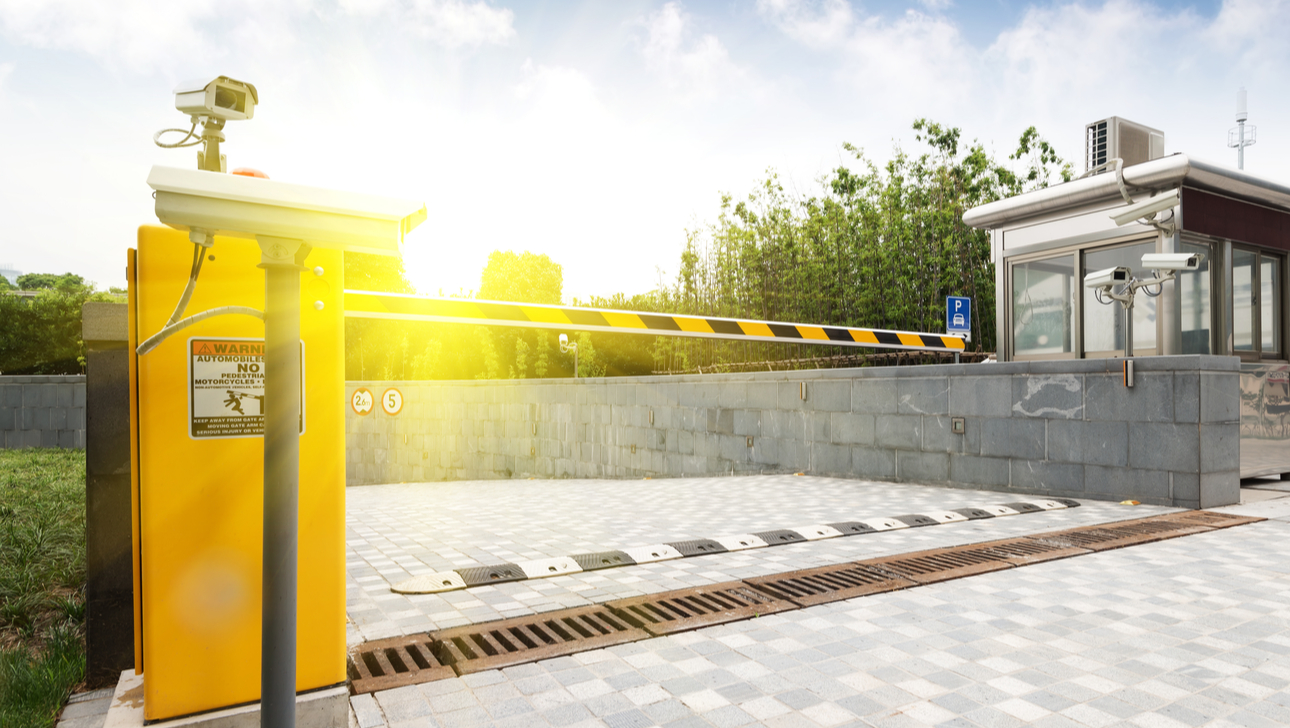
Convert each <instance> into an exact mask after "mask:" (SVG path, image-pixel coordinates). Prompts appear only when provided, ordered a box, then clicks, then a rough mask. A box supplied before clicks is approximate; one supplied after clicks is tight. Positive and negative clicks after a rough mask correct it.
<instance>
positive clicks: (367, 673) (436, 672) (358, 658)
mask: <svg viewBox="0 0 1290 728" xmlns="http://www.w3.org/2000/svg"><path fill="white" fill-rule="evenodd" d="M346 668H347V671H348V673H349V680H350V684H349V691H350V693H352V694H354V695H358V694H359V693H374V692H376V691H377V690H388V689H389V688H397V687H401V686H403V685H415V684H417V683H423V682H430V681H431V680H442V679H444V678H449V677H455V675H456V673H454V672H453V670H452V668H451V667H448V666H447V665H444V664H443V663H442V662H440V660H439V658H438V657H436V656H435V654H434V651H433V650H432V649H431V640H430V637H429V636H428V635H424V634H419V635H412V636H408V637H395V638H394V639H388V640H380V641H379V642H368V643H366V644H364V645H361V646H360V647H359V648H358V650H357V651H355V652H354V653H353V654H351V655H350V656H349V660H348V664H347V665H346Z"/></svg>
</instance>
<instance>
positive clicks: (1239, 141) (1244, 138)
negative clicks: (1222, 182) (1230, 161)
mask: <svg viewBox="0 0 1290 728" xmlns="http://www.w3.org/2000/svg"><path fill="white" fill-rule="evenodd" d="M1248 118H1250V113H1249V112H1248V111H1246V109H1245V87H1244V86H1242V87H1241V90H1240V91H1237V92H1236V128H1235V129H1229V130H1228V131H1227V146H1229V147H1232V148H1233V149H1235V150H1236V168H1237V169H1245V148H1246V147H1251V146H1254V142H1255V141H1257V137H1258V131H1259V128H1258V127H1257V126H1255V125H1253V124H1250V125H1248V126H1247V125H1246V123H1245V120H1246V119H1248Z"/></svg>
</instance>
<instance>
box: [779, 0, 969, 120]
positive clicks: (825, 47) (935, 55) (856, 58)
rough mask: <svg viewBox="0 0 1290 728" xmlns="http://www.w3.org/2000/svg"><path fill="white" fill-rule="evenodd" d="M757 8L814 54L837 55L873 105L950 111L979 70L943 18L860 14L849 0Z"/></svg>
mask: <svg viewBox="0 0 1290 728" xmlns="http://www.w3.org/2000/svg"><path fill="white" fill-rule="evenodd" d="M757 7H758V10H759V11H760V12H761V14H762V16H763V17H765V18H766V19H767V20H769V21H770V22H771V24H772V25H774V26H775V27H777V28H778V29H779V30H780V31H781V32H783V33H784V34H785V35H787V36H788V37H790V38H792V39H794V40H796V41H797V42H799V43H800V44H802V45H803V46H804V47H805V48H806V49H808V50H809V51H816V52H824V53H830V54H837V55H838V57H839V58H840V62H839V63H838V65H837V66H836V68H835V73H836V74H837V76H838V77H839V78H840V79H843V80H844V82H845V83H846V84H847V85H849V86H851V88H852V89H853V90H854V91H855V92H857V93H859V94H862V95H863V96H864V97H865V98H866V99H867V100H868V101H869V102H870V103H871V104H872V105H876V106H883V107H894V106H899V105H900V103H901V102H902V101H916V102H918V103H920V104H922V105H923V111H922V112H920V113H923V114H926V113H934V112H935V111H937V110H939V109H945V108H951V107H953V106H954V105H956V104H958V103H961V102H962V101H963V100H964V93H965V89H966V88H967V87H969V86H970V85H971V84H972V81H973V78H974V76H975V74H976V72H977V70H978V68H979V66H978V64H977V62H976V58H975V57H974V52H973V50H972V49H971V47H970V46H969V45H968V44H967V42H966V41H965V40H964V39H963V37H962V35H961V34H960V32H959V30H958V27H957V26H955V25H954V23H953V22H952V21H950V20H949V19H947V18H944V17H941V16H934V15H928V14H925V13H921V12H918V11H916V10H908V11H906V12H905V13H903V14H902V15H899V16H897V17H896V18H895V19H892V20H889V19H886V18H883V17H881V16H877V15H871V16H860V15H858V14H857V12H856V10H855V9H854V8H853V7H852V6H851V4H850V3H848V2H846V0H820V1H812V0H760V2H758V5H757Z"/></svg>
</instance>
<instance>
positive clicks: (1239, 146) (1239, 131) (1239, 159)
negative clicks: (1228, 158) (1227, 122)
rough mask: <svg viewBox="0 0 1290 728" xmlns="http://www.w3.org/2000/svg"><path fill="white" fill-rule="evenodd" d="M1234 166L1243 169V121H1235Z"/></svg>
mask: <svg viewBox="0 0 1290 728" xmlns="http://www.w3.org/2000/svg"><path fill="white" fill-rule="evenodd" d="M1236 168H1237V169H1245V121H1243V120H1242V121H1238V122H1236Z"/></svg>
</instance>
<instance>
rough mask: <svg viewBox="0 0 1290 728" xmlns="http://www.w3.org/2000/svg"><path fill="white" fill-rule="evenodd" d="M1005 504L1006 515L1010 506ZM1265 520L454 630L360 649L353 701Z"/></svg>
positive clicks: (966, 555) (1223, 518)
mask: <svg viewBox="0 0 1290 728" xmlns="http://www.w3.org/2000/svg"><path fill="white" fill-rule="evenodd" d="M1007 505H1008V506H1009V507H1013V506H1015V505H1017V504H1007ZM965 510H967V509H965ZM960 512H961V511H960ZM962 515H964V516H967V517H968V518H972V517H974V516H975V514H969V513H962ZM900 518H904V517H900ZM1261 520H1263V519H1262V518H1250V517H1245V516H1231V515H1227V514H1223V513H1214V512H1211V511H1184V512H1179V513H1170V514H1167V515H1163V516H1153V517H1150V518H1142V519H1137V520H1133V521H1122V522H1119V523H1110V524H1101V525H1096V526H1084V527H1081V528H1072V529H1067V530H1064V531H1052V532H1048V533H1038V534H1034V535H1031V536H1022V537H1019V538H1007V539H1000V540H997V541H985V542H982V543H975V544H965V545H963V546H954V547H950V548H939V549H929V550H926V551H919V552H915V553H910V554H899V555H896V556H885V557H881V558H875V559H866V560H864V561H857V562H853V563H849V564H836V565H832V566H821V567H817V568H813V569H803V570H800V571H792V572H788V573H784V574H775V575H772V576H762V577H755V578H749V579H744V580H742V581H731V582H725V583H722V584H713V585H710V586H701V587H692V588H689V589H680V590H676V591H669V592H662V593H659V594H649V595H645V596H640V597H632V598H630V599H619V600H616V601H612V602H607V603H604V604H598V605H594V606H589V607H577V608H574V609H562V610H558V611H553V612H547V613H544V614H534V615H531V616H526V617H515V618H513V619H507V620H502V621H498V622H487V623H484V624H475V625H469V626H465V627H454V628H452V629H446V630H442V631H439V632H435V633H432V634H428V635H427V634H420V635H411V636H407V637H398V638H395V639H388V640H380V641H376V642H368V643H365V644H363V645H360V646H359V647H358V648H357V649H355V650H354V651H353V652H352V653H351V654H350V656H349V661H348V672H349V679H350V692H351V693H353V694H355V695H357V694H360V693H371V692H376V691H378V690H388V689H390V688H395V687H401V686H404V685H415V684H418V683H424V682H431V681H433V680H442V679H445V678H449V677H454V676H457V675H467V674H470V673H474V672H481V671H483V670H493V669H497V668H502V667H508V666H511V665H520V664H524V663H528V662H536V661H538V660H545V659H550V658H553V657H562V656H564V655H571V654H574V653H578V652H585V651H588V650H595V649H600V648H602V647H609V646H612V645H617V644H623V643H625V642H635V641H637V640H642V639H647V638H650V637H657V636H660V635H667V634H675V633H677V632H683V631H686V630H692V629H698V628H700V627H708V626H711V625H716V624H723V623H725V622H733V621H738V620H743V619H752V618H755V617H759V616H761V615H763V614H774V613H776V612H783V611H787V610H791V609H798V608H801V607H809V606H812V605H816V604H825V603H828V602H835V601H840V600H843V599H851V598H853V597H859V596H865V595H867V594H878V593H882V592H889V591H895V590H898V589H907V588H910V587H915V586H919V585H922V584H934V583H936V582H941V581H947V580H950V579H958V578H962V577H965V576H972V575H974V574H984V573H988V572H992V571H1001V570H1004V569H1011V568H1015V567H1018V566H1026V565H1028V564H1036V563H1040V562H1044V561H1052V560H1054V559H1064V558H1068V557H1071V556H1078V555H1081V554H1089V553H1094V552H1096V551H1106V550H1109V549H1116V548H1122V547H1125V546H1133V545H1136V544H1142V543H1150V542H1152V541H1161V540H1164V539H1169V538H1177V537H1179V536H1186V535H1189V534H1193V533H1205V532H1208V531H1213V530H1215V529H1221V528H1230V527H1232V526H1240V525H1244V524H1246V523H1254V522H1256V521H1261ZM831 525H832V527H834V528H837V529H838V530H839V531H844V532H845V530H846V528H847V527H848V526H855V527H857V528H858V527H860V526H861V525H863V524H846V523H835V524H831ZM902 525H903V524H902ZM909 525H915V524H909ZM917 525H924V524H921V523H920V524H917ZM864 528H868V526H864ZM788 533H792V534H793V535H794V536H796V537H797V538H798V539H802V538H803V537H802V536H801V535H800V534H798V533H796V532H788ZM757 535H758V536H759V537H761V538H763V539H766V540H770V539H774V538H779V537H784V538H786V539H787V538H792V537H791V536H788V535H787V534H786V533H784V532H779V531H767V532H762V533H759V534H757ZM669 546H670V547H672V548H675V549H677V550H679V551H682V552H684V551H690V550H695V551H700V552H706V553H712V552H714V551H716V549H719V548H724V547H723V546H722V545H721V544H719V543H716V542H714V541H707V540H701V541H687V542H679V543H673V544H670V545H669ZM586 556H587V557H589V558H588V563H587V564H584V565H583V568H584V569H585V568H587V566H591V567H592V568H606V567H608V566H610V565H611V564H612V562H614V561H618V560H621V559H622V556H624V554H622V552H605V553H604V554H587V555H586ZM602 562H603V563H602ZM517 570H518V568H517ZM490 571H491V570H490ZM471 576H472V577H474V580H478V582H479V583H497V582H498V581H501V580H507V579H508V577H509V576H511V575H510V574H506V573H498V574H493V573H484V572H483V571H482V570H481V573H479V574H472V575H471ZM485 579H486V580H487V581H485Z"/></svg>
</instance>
